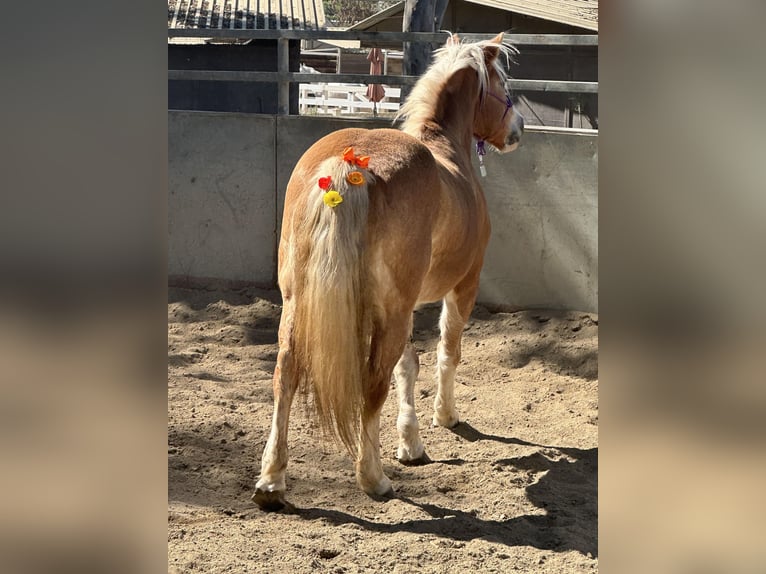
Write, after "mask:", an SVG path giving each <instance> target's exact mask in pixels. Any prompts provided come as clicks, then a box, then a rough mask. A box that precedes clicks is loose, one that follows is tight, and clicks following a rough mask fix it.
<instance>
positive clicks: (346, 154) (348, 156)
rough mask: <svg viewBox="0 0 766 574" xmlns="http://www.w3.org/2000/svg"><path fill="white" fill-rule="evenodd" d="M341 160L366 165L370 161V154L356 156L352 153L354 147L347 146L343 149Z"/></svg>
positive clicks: (361, 165) (360, 165)
mask: <svg viewBox="0 0 766 574" xmlns="http://www.w3.org/2000/svg"><path fill="white" fill-rule="evenodd" d="M343 161H347V162H349V163H354V164H356V165H358V166H359V167H367V165H368V164H369V163H370V156H368V155H360V156H359V157H357V156H355V155H354V148H352V147H347V148H346V149H344V150H343Z"/></svg>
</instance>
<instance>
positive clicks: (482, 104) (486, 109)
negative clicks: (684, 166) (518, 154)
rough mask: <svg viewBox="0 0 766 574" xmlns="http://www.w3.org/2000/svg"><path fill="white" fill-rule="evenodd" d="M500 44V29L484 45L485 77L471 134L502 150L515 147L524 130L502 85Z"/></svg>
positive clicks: (501, 41) (503, 82) (520, 118)
mask: <svg viewBox="0 0 766 574" xmlns="http://www.w3.org/2000/svg"><path fill="white" fill-rule="evenodd" d="M502 46H503V33H502V32H501V33H500V34H498V35H497V36H495V37H494V38H493V39H492V40H490V41H489V42H488V43H487V44H486V45H485V46H484V47H483V52H484V64H485V68H486V71H487V76H486V84H485V85H484V86H483V87H482V89H481V93H480V95H479V102H478V104H477V106H476V112H475V114H474V123H473V133H474V135H475V136H476V138H477V139H479V140H483V141H486V142H488V143H490V144H492V145H493V146H494V147H495V148H497V149H498V151H500V152H501V153H505V152H509V151H513V150H515V149H516V148H517V147H518V145H519V140H520V139H521V134H522V133H524V118H523V117H522V116H521V114H520V113H518V112H517V111H516V109H515V108H514V106H513V102H512V101H511V97H510V95H509V94H508V91H507V90H506V87H505V74H503V73H502V71H501V70H502V68H501V67H500V66H499V62H497V58H498V56H499V55H500V52H501V47H502Z"/></svg>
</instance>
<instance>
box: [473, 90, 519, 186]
mask: <svg viewBox="0 0 766 574" xmlns="http://www.w3.org/2000/svg"><path fill="white" fill-rule="evenodd" d="M487 94H488V95H490V96H492V97H493V98H495V99H496V100H497V101H498V102H501V103H503V104H505V111H504V112H503V117H502V118H500V121H501V122H502V121H504V120H505V116H507V115H508V110H510V109H511V108H512V107H513V101H512V100H511V96H509V95H508V92H506V93H505V99H503V98H501V97H500V96H498V95H497V94H495V93H494V92H492V91H491V90H487ZM479 97H481V95H480V96H479ZM476 154H477V155H478V156H479V171H480V172H481V177H487V168H486V167H484V156H485V155H487V150H486V149H484V138H483V137H479V136H477V137H476Z"/></svg>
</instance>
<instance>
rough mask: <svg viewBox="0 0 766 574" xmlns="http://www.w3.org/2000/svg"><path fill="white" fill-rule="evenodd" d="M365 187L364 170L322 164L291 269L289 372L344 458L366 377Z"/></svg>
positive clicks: (354, 433)
mask: <svg viewBox="0 0 766 574" xmlns="http://www.w3.org/2000/svg"><path fill="white" fill-rule="evenodd" d="M351 172H359V173H360V174H361V175H362V178H363V180H364V181H363V182H362V183H360V184H358V185H351V184H350V183H349V182H348V181H347V176H348V175H349V173H351ZM320 177H322V178H324V177H329V178H331V181H332V184H331V186H330V188H329V189H330V190H329V191H325V190H324V189H322V188H320V187H319V184H318V181H319V178H320ZM353 177H354V174H352V179H353ZM357 181H358V180H357ZM371 181H372V176H371V175H370V174H369V173H368V172H367V171H366V170H363V169H359V168H357V167H352V165H350V164H349V163H346V162H345V161H343V160H341V159H340V158H337V159H336V158H331V159H329V160H326V161H325V162H323V164H322V165H321V166H320V168H319V171H318V172H317V174H316V177H315V178H314V180H313V181H312V182H311V185H312V186H313V188H312V189H311V191H310V193H309V194H308V195H309V199H308V205H307V207H306V218H305V220H304V221H303V225H304V226H305V227H303V229H302V232H301V233H300V236H301V238H302V241H304V242H307V243H304V245H303V248H302V249H300V252H301V253H302V256H301V255H299V256H298V259H299V260H300V261H299V265H298V268H297V269H295V272H296V277H295V278H296V279H297V281H296V287H297V289H296V293H295V295H296V298H295V305H296V308H295V323H294V337H295V350H296V353H297V357H296V359H297V365H298V368H299V369H300V371H301V375H303V376H302V378H303V379H305V380H306V381H307V382H308V383H309V388H311V389H312V390H313V397H314V401H313V404H314V406H315V410H316V414H317V418H318V420H319V422H320V425H321V427H322V428H323V429H324V430H325V431H327V433H328V434H329V435H331V436H334V437H335V438H337V439H339V440H340V442H341V443H342V444H344V445H345V446H346V448H347V449H348V450H349V452H351V453H352V455H353V454H354V453H355V449H356V447H357V441H358V437H359V428H360V418H361V411H362V407H363V404H364V393H363V391H364V388H365V386H366V382H367V373H368V366H367V357H368V355H369V339H370V321H369V317H368V309H369V305H368V304H367V299H368V290H369V286H368V277H367V271H366V268H367V266H366V265H365V264H364V258H365V240H366V233H367V213H368V206H369V196H368V184H369V183H371ZM333 190H334V191H335V192H337V194H339V195H340V197H342V202H341V203H339V204H338V205H336V206H335V207H331V206H329V205H327V204H326V203H325V201H324V196H325V193H330V194H332V192H333ZM330 197H332V195H331V196H330ZM335 197H336V199H337V195H336V196H335ZM329 199H330V198H328V200H329Z"/></svg>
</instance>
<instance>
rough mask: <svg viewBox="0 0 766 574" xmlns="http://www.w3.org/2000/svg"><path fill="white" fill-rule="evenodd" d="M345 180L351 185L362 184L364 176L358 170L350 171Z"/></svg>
mask: <svg viewBox="0 0 766 574" xmlns="http://www.w3.org/2000/svg"><path fill="white" fill-rule="evenodd" d="M346 181H348V182H349V183H350V184H351V185H362V184H363V183H364V176H363V175H362V172H360V171H352V172H351V173H349V174H348V175H347V176H346Z"/></svg>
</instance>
